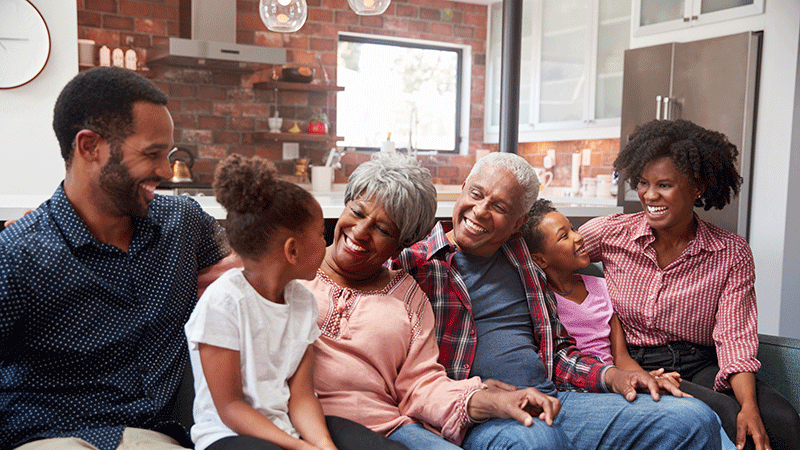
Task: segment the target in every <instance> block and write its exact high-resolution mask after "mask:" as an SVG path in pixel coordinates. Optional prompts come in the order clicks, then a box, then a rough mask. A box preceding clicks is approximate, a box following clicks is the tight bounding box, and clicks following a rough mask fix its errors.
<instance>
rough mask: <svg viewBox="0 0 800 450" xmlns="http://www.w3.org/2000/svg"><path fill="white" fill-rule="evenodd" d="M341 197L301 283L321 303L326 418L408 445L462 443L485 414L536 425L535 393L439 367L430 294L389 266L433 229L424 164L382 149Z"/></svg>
mask: <svg viewBox="0 0 800 450" xmlns="http://www.w3.org/2000/svg"><path fill="white" fill-rule="evenodd" d="M345 203H346V206H345V209H344V211H343V212H342V215H341V217H339V220H338V222H337V223H336V228H335V230H334V235H333V244H331V245H330V246H329V247H328V248H327V251H326V254H325V259H324V260H323V263H322V266H321V267H320V270H319V271H318V272H317V276H316V278H315V279H314V280H312V281H310V282H305V285H306V286H307V287H308V288H309V289H311V291H312V292H314V294H315V295H316V296H317V300H318V303H319V318H318V320H317V324H318V325H319V327H320V329H321V330H322V335H321V336H320V338H319V339H318V340H317V341H316V343H315V344H314V348H315V370H314V385H315V390H316V392H317V395H318V397H319V400H320V403H321V404H322V408H323V411H324V412H325V414H329V415H335V416H339V417H344V418H347V419H350V420H353V421H356V422H359V423H361V424H363V425H366V426H367V427H369V428H371V429H372V430H374V431H377V432H378V433H381V434H384V435H388V436H389V438H390V439H394V440H397V441H400V442H402V443H404V444H405V445H406V446H408V447H409V448H410V449H412V450H414V449H425V450H439V449H442V450H443V449H457V448H458V447H456V446H455V445H454V444H452V443H451V442H455V443H460V442H461V440H462V439H463V437H464V434H465V433H466V430H467V428H468V427H469V425H470V424H471V423H473V421H477V420H483V419H486V418H489V417H502V418H515V419H517V420H519V421H520V422H522V423H524V424H526V425H529V424H530V423H532V421H533V419H532V418H531V416H530V415H529V414H528V413H527V412H525V410H524V408H525V407H526V406H527V405H528V404H530V403H534V404H538V403H541V402H534V401H532V400H534V398H533V397H534V396H537V395H541V394H539V393H538V391H531V390H519V391H507V390H502V389H500V390H492V391H489V390H486V387H487V385H486V384H484V383H482V382H481V380H480V379H479V378H478V377H473V378H470V379H467V380H461V381H454V380H451V379H449V378H448V377H447V374H446V373H445V371H444V368H443V367H442V366H441V365H439V364H438V363H437V359H438V356H439V349H438V344H437V342H436V337H435V334H434V328H433V327H434V318H433V310H432V309H431V305H430V303H429V301H428V298H427V296H426V295H425V294H424V293H423V292H422V290H421V289H420V288H419V286H418V285H417V283H416V281H414V279H413V278H412V277H411V276H409V275H408V274H406V273H405V272H404V271H402V270H390V269H388V268H387V267H385V266H384V263H385V262H386V261H387V260H388V259H389V258H392V257H395V256H397V255H398V254H399V253H400V251H401V250H403V249H404V248H405V247H407V246H409V245H411V244H413V243H414V242H416V241H418V240H419V239H421V238H422V237H424V236H425V235H426V234H427V233H428V232H429V231H430V229H431V228H432V227H433V225H434V222H435V214H436V189H435V188H434V186H433V183H432V180H431V176H430V173H429V172H428V170H427V169H424V168H422V167H420V166H419V164H418V162H417V161H416V160H415V159H414V158H411V157H408V156H404V155H400V154H394V155H392V154H382V153H378V154H376V155H374V156H373V158H372V159H371V160H370V161H368V162H365V163H363V164H361V165H360V166H359V167H358V168H357V169H356V170H355V171H354V172H353V174H352V175H351V176H350V180H349V183H348V185H347V190H346V191H345ZM489 383H493V381H489ZM512 389H513V388H512ZM558 408H559V405H550V404H548V405H547V411H546V412H545V411H544V410H537V411H536V413H537V414H538V413H541V414H540V418H545V419H546V420H548V422H552V417H554V416H555V414H556V413H557V412H558ZM420 422H425V423H427V424H429V425H431V426H432V427H434V428H435V429H437V430H439V432H440V434H441V437H440V436H439V435H437V434H434V433H433V432H431V431H429V430H428V429H426V428H424V427H423V426H422V425H421V424H420ZM442 437H444V438H446V439H447V440H445V439H442Z"/></svg>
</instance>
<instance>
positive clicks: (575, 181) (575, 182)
mask: <svg viewBox="0 0 800 450" xmlns="http://www.w3.org/2000/svg"><path fill="white" fill-rule="evenodd" d="M570 188H571V189H570V190H571V191H572V195H578V192H579V191H580V189H581V154H580V153H573V154H572V184H571V186H570Z"/></svg>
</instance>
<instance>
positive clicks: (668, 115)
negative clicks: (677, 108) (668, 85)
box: [664, 97, 672, 120]
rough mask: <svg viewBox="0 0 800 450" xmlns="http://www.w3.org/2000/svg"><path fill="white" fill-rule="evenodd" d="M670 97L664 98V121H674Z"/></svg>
mask: <svg viewBox="0 0 800 450" xmlns="http://www.w3.org/2000/svg"><path fill="white" fill-rule="evenodd" d="M669 101H670V98H669V97H664V120H670V119H672V103H670V102H669Z"/></svg>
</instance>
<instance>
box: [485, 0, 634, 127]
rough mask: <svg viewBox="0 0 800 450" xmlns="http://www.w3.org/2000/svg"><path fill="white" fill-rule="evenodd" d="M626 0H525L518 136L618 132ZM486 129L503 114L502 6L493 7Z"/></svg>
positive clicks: (626, 39)
mask: <svg viewBox="0 0 800 450" xmlns="http://www.w3.org/2000/svg"><path fill="white" fill-rule="evenodd" d="M630 9H631V8H630V2H629V0H525V1H524V2H523V19H522V42H521V53H522V55H521V62H520V97H519V122H520V123H519V132H520V135H519V140H520V142H532V141H548V140H575V139H597V138H617V137H619V117H620V105H621V102H622V62H623V52H624V50H625V49H627V48H628V46H629V42H630V41H629V39H630ZM489 20H490V25H489V28H490V30H489V43H488V49H489V56H488V60H489V62H488V67H487V77H486V83H487V85H486V86H487V87H486V106H487V107H486V115H487V117H486V119H485V121H484V122H485V124H486V132H485V133H484V136H485V137H486V140H487V141H489V142H493V141H496V140H497V138H498V132H499V120H500V119H499V117H500V100H499V95H500V73H499V72H500V66H501V64H500V54H501V43H500V41H501V39H502V36H501V32H500V28H501V26H502V5H501V4H494V5H492V6H490V19H489Z"/></svg>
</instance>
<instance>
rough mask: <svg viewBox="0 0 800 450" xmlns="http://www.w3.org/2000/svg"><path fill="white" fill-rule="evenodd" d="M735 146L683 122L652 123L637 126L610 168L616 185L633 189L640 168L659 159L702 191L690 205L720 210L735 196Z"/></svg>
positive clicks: (737, 184) (737, 179)
mask: <svg viewBox="0 0 800 450" xmlns="http://www.w3.org/2000/svg"><path fill="white" fill-rule="evenodd" d="M738 155H739V152H738V150H737V149H736V146H735V145H733V144H732V143H730V141H728V138H727V137H725V135H724V134H722V133H719V132H716V131H711V130H707V129H705V128H703V127H700V126H699V125H696V124H694V123H692V122H689V121H687V120H674V121H673V120H653V121H651V122H648V123H646V124H644V125H639V126H637V127H636V128H635V129H634V130H633V134H631V135H630V137H629V138H628V145H626V146H625V148H624V149H622V151H620V152H619V155H618V156H617V159H616V160H615V161H614V169H616V171H617V172H619V182H620V184H624V183H625V182H626V181H627V182H628V183H629V185H630V187H631V189H633V190H636V185H637V184H638V182H639V178H640V177H641V176H642V171H643V170H644V167H645V166H646V165H647V164H648V163H650V162H651V161H653V160H655V159H658V158H661V157H663V156H667V157H669V158H670V159H671V160H672V162H673V163H674V164H675V167H676V168H677V169H678V171H679V172H680V173H682V174H683V175H684V176H686V178H688V179H689V181H690V182H691V183H692V184H693V185H694V186H698V187H699V186H703V187H705V190H704V191H703V193H702V194H701V196H700V198H699V199H697V200H695V202H694V205H695V206H699V207H703V209H705V210H706V211H708V210H709V209H711V208H717V209H722V208H723V207H724V206H725V205H727V204H728V203H730V201H731V193H733V195H738V194H739V187H740V186H741V184H742V177H741V176H739V171H738V170H737V169H736V157H737V156H738Z"/></svg>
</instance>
